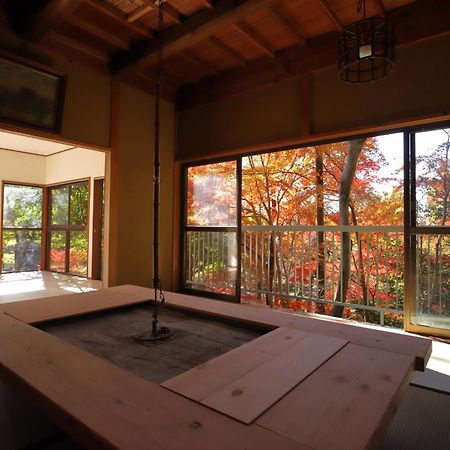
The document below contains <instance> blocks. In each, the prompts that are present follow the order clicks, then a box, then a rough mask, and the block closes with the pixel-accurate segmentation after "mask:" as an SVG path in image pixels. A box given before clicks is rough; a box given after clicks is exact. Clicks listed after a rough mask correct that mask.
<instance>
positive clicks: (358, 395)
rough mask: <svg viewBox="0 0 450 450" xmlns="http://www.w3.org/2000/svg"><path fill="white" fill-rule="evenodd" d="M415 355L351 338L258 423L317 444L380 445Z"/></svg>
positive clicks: (352, 449)
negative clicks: (353, 341)
mask: <svg viewBox="0 0 450 450" xmlns="http://www.w3.org/2000/svg"><path fill="white" fill-rule="evenodd" d="M413 368H414V358H413V357H411V356H407V355H399V354H396V353H392V352H386V351H383V350H376V349H370V348H367V347H363V346H358V345H353V344H349V345H348V346H346V347H345V348H344V349H342V350H341V351H340V352H339V353H337V354H336V355H335V356H334V357H333V358H331V359H330V360H329V361H328V362H327V363H325V364H324V365H323V366H322V367H321V368H319V369H318V370H317V371H316V372H315V373H314V375H313V376H311V377H309V378H307V379H306V380H305V381H304V382H303V383H302V384H300V385H299V386H298V387H297V388H295V389H294V390H293V391H292V392H290V393H289V394H288V395H287V396H286V397H284V398H283V399H282V400H281V401H280V402H278V403H277V404H276V405H275V406H274V407H273V408H271V409H270V411H268V412H267V413H265V414H264V415H263V416H261V417H260V418H259V419H257V423H258V424H259V425H261V426H263V427H265V428H266V429H268V430H272V431H275V432H276V433H279V434H281V435H282V436H286V437H289V438H291V439H294V440H296V441H298V442H301V443H303V444H305V445H308V446H310V447H312V448H314V449H317V450H325V449H326V450H329V449H333V450H356V449H358V450H360V449H366V448H378V446H377V444H378V445H379V444H380V442H379V441H380V439H381V438H382V437H383V434H384V431H385V428H386V426H387V425H388V424H389V422H390V419H391V418H392V417H393V415H394V413H395V411H396V406H397V403H398V401H399V399H400V398H401V395H402V393H403V389H404V388H406V387H407V385H408V382H409V379H410V376H411V374H412V372H413Z"/></svg>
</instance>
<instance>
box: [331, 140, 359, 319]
mask: <svg viewBox="0 0 450 450" xmlns="http://www.w3.org/2000/svg"><path fill="white" fill-rule="evenodd" d="M364 142H365V139H354V140H352V141H349V143H348V153H347V157H346V158H345V164H344V169H343V170H342V174H341V177H340V179H339V220H340V224H341V225H350V217H349V206H350V194H351V190H352V182H353V178H354V176H355V172H356V166H357V164H358V159H359V155H360V154H361V151H362V149H363V146H364ZM341 241H342V243H341V246H342V250H341V280H340V283H339V287H338V290H337V292H336V297H335V299H334V300H335V301H342V303H345V302H346V301H347V293H348V282H349V279H350V251H351V250H350V233H348V232H343V233H341ZM343 312H344V306H343V305H334V306H333V310H332V312H331V314H332V315H333V316H334V317H342V314H343Z"/></svg>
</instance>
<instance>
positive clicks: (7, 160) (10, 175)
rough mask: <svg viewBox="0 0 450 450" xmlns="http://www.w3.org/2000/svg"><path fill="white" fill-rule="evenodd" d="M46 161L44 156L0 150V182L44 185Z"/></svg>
mask: <svg viewBox="0 0 450 450" xmlns="http://www.w3.org/2000/svg"><path fill="white" fill-rule="evenodd" d="M46 159H47V158H45V157H44V156H38V155H30V154H27V153H19V152H11V151H8V150H0V182H2V181H16V182H20V183H32V184H45V183H46Z"/></svg>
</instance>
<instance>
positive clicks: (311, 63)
mask: <svg viewBox="0 0 450 450" xmlns="http://www.w3.org/2000/svg"><path fill="white" fill-rule="evenodd" d="M356 4H357V0H215V1H214V0H166V1H165V3H164V9H165V15H164V30H163V31H162V32H161V34H160V35H158V33H157V32H156V30H157V17H158V7H157V6H156V5H155V2H154V1H153V0H70V1H67V0H39V1H38V0H34V2H33V3H32V6H31V5H30V2H29V0H21V1H18V0H15V1H8V0H5V1H3V16H4V18H6V21H7V22H8V23H9V24H10V25H11V28H12V30H14V33H15V34H16V35H18V36H19V37H21V38H22V39H25V40H28V41H30V42H33V43H34V44H35V45H36V46H37V47H39V48H41V49H44V50H46V51H48V52H53V53H56V54H59V55H64V56H65V57H67V58H69V59H71V60H74V61H76V62H80V63H82V64H84V65H88V66H90V67H94V68H95V69H96V70H99V71H101V72H103V73H109V74H111V75H113V76H116V77H120V78H122V79H124V80H126V81H128V82H130V83H131V84H133V85H135V86H137V87H140V88H142V89H145V90H148V91H151V90H152V89H153V83H154V80H155V71H156V67H155V63H156V60H157V53H158V50H159V49H160V48H161V47H164V53H165V63H164V73H165V76H164V80H163V93H164V95H165V97H166V98H169V99H174V98H175V97H176V96H178V103H179V105H180V106H181V107H187V106H192V105H195V104H198V103H202V102H205V101H209V100H213V99H215V98H219V97H221V96H223V95H229V94H232V93H235V92H238V91H240V90H243V89H246V88H249V87H254V86H258V85H262V84H265V83H270V82H274V81H278V80H280V79H283V78H288V77H290V76H296V75H299V74H301V73H305V72H308V71H311V70H315V69H318V68H321V67H326V66H328V65H332V64H335V63H336V42H337V36H338V33H339V32H340V31H341V30H342V27H344V26H346V25H348V24H349V23H351V22H353V21H355V20H358V19H360V18H362V17H361V13H360V14H358V13H357V11H356ZM366 14H367V16H374V15H379V16H385V17H388V19H389V20H391V21H392V22H393V23H394V25H395V27H396V30H397V31H396V32H397V43H398V44H399V45H401V44H406V43H408V42H412V41H415V40H418V39H424V38H427V37H431V36H433V35H437V34H444V33H448V32H450V1H448V0H416V1H414V0H366Z"/></svg>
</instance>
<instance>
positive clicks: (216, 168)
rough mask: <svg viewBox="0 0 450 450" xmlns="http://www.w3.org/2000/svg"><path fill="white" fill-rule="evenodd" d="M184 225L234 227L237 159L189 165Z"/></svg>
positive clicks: (235, 223)
mask: <svg viewBox="0 0 450 450" xmlns="http://www.w3.org/2000/svg"><path fill="white" fill-rule="evenodd" d="M187 182H188V190H187V224H188V225H198V226H208V225H209V226H236V225H237V219H236V213H237V208H236V203H237V188H236V161H228V162H223V163H219V164H208V165H204V166H196V167H189V169H188V176H187Z"/></svg>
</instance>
